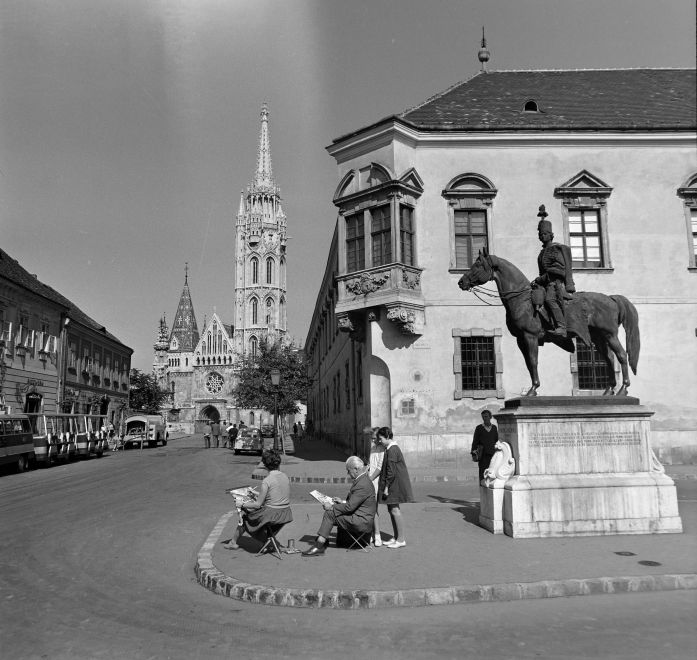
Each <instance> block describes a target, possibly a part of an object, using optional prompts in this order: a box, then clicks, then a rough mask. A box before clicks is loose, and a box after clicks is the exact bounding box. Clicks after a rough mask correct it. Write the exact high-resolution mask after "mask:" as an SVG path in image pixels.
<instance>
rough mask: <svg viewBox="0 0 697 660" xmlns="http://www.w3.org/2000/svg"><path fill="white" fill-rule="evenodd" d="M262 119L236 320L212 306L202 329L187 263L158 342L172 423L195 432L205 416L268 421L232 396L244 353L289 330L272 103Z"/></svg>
mask: <svg viewBox="0 0 697 660" xmlns="http://www.w3.org/2000/svg"><path fill="white" fill-rule="evenodd" d="M260 120H261V127H260V132H259V147H258V153H257V165H256V170H255V172H254V175H253V178H252V182H251V183H250V184H249V185H248V186H247V189H246V191H244V192H242V194H241V195H240V203H239V210H238V213H237V218H236V223H235V234H234V236H235V275H234V281H235V298H234V312H233V313H234V317H233V318H234V323H232V324H231V323H226V322H224V321H223V320H222V318H221V316H220V315H219V314H218V313H217V311H216V309H214V310H213V313H212V314H211V316H210V318H209V319H208V318H207V319H206V321H205V322H204V326H203V328H202V330H201V332H200V333H199V330H198V324H197V322H196V315H195V313H194V306H193V302H192V299H191V291H190V289H189V278H188V266H187V269H186V274H185V278H184V288H183V290H182V293H181V296H180V298H179V305H178V307H177V311H176V314H175V316H174V322H173V324H172V329H171V332H170V331H169V330H168V328H167V323H166V321H165V319H164V317H163V318H162V319H161V320H160V328H159V331H158V335H157V340H156V342H155V344H154V351H155V360H154V362H153V373H154V374H155V376H156V378H157V380H158V383H159V384H160V386H161V387H163V388H165V389H167V390H168V391H169V392H170V393H171V410H170V413H169V418H170V421H171V422H173V423H179V424H180V425H181V427H182V428H183V429H184V430H187V431H190V432H194V431H199V430H200V429H201V428H202V426H203V424H204V423H205V422H206V421H214V420H219V421H222V422H225V423H227V422H229V423H233V422H240V421H244V423H245V424H247V425H248V426H259V425H260V424H261V423H267V422H269V419H270V415H269V413H268V412H266V411H261V410H249V409H238V408H237V407H236V405H235V402H234V399H233V396H232V388H233V386H234V382H235V370H236V365H237V362H238V358H239V356H242V355H245V354H251V355H255V354H256V352H257V350H258V347H259V343H260V342H262V341H265V340H266V339H270V338H278V339H283V338H285V337H286V334H287V321H286V297H287V293H286V239H287V236H286V215H285V212H284V211H283V207H282V203H281V201H282V200H281V189H280V188H279V187H278V186H277V185H276V183H275V180H274V176H273V168H272V163H271V144H270V139H269V112H268V108H267V105H266V104H264V105H263V106H262V109H261V115H260Z"/></svg>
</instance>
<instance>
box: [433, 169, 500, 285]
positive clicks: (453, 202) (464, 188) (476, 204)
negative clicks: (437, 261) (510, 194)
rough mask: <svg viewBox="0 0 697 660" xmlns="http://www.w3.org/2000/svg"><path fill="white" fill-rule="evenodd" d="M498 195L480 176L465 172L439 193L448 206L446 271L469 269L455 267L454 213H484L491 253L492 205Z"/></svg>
mask: <svg viewBox="0 0 697 660" xmlns="http://www.w3.org/2000/svg"><path fill="white" fill-rule="evenodd" d="M497 194H498V190H497V189H496V186H494V184H493V183H492V182H491V181H490V180H489V179H487V178H486V177H485V176H483V175H482V174H477V173H476V172H465V173H463V174H458V175H457V176H456V177H454V178H453V179H451V180H450V182H449V183H448V185H447V186H445V188H444V189H443V191H442V192H441V195H442V196H443V197H444V198H445V201H446V202H447V204H448V226H449V230H450V261H449V263H448V271H449V272H451V273H465V272H467V271H468V270H469V269H468V268H462V267H458V266H457V259H456V255H455V211H484V214H485V216H486V242H487V248H488V250H489V252H492V251H493V245H492V244H493V232H492V231H491V227H492V224H493V214H492V204H493V201H494V198H495V197H496V195H497Z"/></svg>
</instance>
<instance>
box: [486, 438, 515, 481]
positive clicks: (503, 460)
mask: <svg viewBox="0 0 697 660" xmlns="http://www.w3.org/2000/svg"><path fill="white" fill-rule="evenodd" d="M495 446H496V453H495V454H494V455H493V457H492V459H491V463H490V464H489V467H488V468H487V469H486V470H484V484H485V485H486V486H494V484H495V482H496V481H498V482H505V481H508V479H509V478H510V477H511V476H512V475H513V473H514V472H515V458H513V450H512V449H511V445H509V444H508V443H507V442H503V441H502V440H499V441H498V442H497V443H496V445H495Z"/></svg>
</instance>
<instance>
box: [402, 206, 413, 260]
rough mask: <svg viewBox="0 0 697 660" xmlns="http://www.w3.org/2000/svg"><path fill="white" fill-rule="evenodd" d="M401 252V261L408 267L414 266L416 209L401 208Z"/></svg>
mask: <svg viewBox="0 0 697 660" xmlns="http://www.w3.org/2000/svg"><path fill="white" fill-rule="evenodd" d="M399 215H400V217H399V251H400V254H401V259H400V261H401V262H402V263H403V264H406V265H407V266H413V265H414V209H413V208H411V207H409V206H400V207H399Z"/></svg>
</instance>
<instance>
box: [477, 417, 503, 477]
mask: <svg viewBox="0 0 697 660" xmlns="http://www.w3.org/2000/svg"><path fill="white" fill-rule="evenodd" d="M498 441H499V431H498V429H497V428H496V424H492V423H491V411H489V410H482V424H478V425H477V428H475V429H474V437H473V438H472V448H471V450H470V451H471V453H472V460H474V461H476V462H478V463H479V482H480V483H481V481H482V479H484V470H486V469H487V468H488V467H489V464H490V463H491V459H492V457H493V455H494V454H495V453H496V443H497V442H498Z"/></svg>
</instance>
